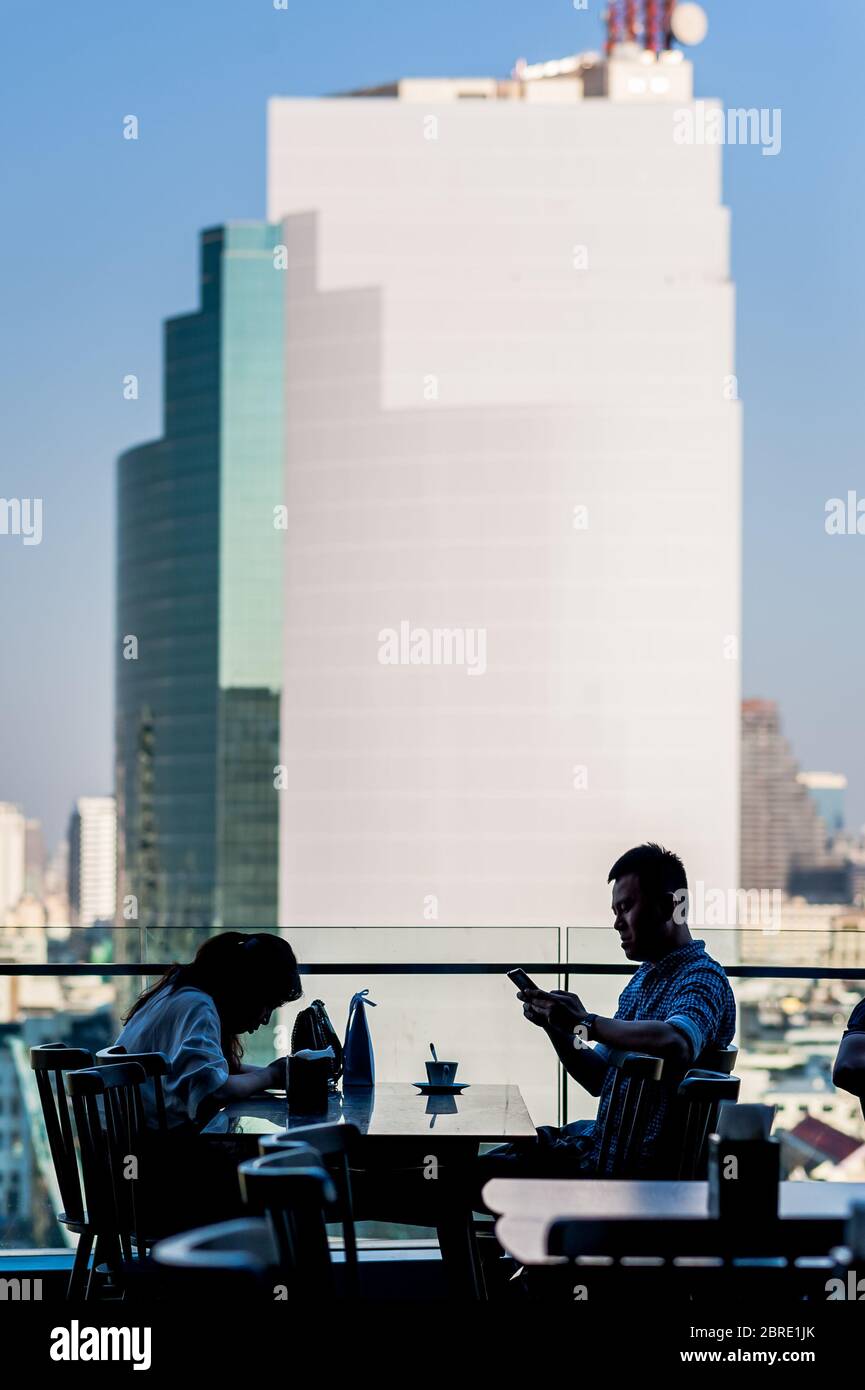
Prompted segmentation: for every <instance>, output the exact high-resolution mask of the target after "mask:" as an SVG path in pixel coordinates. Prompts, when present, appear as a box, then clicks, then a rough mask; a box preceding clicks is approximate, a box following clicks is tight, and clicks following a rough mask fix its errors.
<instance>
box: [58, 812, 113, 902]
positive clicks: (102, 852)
mask: <svg viewBox="0 0 865 1390" xmlns="http://www.w3.org/2000/svg"><path fill="white" fill-rule="evenodd" d="M116 878H117V813H116V807H115V802H114V797H113V796H81V797H79V798H78V800H77V801H76V803H75V809H74V811H73V812H72V816H71V818H70V821H69V906H70V911H71V915H72V925H73V926H77V927H92V926H93V924H94V922H113V921H114V907H115V895H116Z"/></svg>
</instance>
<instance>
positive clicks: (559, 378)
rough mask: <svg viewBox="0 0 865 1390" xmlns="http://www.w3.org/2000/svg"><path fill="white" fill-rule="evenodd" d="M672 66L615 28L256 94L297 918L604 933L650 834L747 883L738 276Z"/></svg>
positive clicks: (290, 912)
mask: <svg viewBox="0 0 865 1390" xmlns="http://www.w3.org/2000/svg"><path fill="white" fill-rule="evenodd" d="M691 87H692V68H691V64H690V63H688V62H687V61H685V60H684V58H683V56H682V55H681V54H679V53H668V54H664V55H661V56H660V57H657V58H656V57H655V56H654V55H648V54H647V55H640V54H638V53H637V52H635V51H632V50H626V49H620V50H619V51H618V52H617V54H616V55H615V56H614V58H613V59H612V60H611V62H610V63H607V62H606V61H604V60H601V59H598V58H595V59H594V60H591V61H588V62H584V61H582V60H567V61H565V62H564V63H562V64H559V65H552V66H548V67H546V68H545V69H544V70H540V69H524V70H523V71H522V72H521V73H520V74H519V76H517V77H515V78H514V79H512V80H509V81H507V82H497V81H495V80H492V79H489V80H487V79H483V80H477V81H473V82H463V81H447V80H443V81H441V82H429V81H418V82H411V81H407V82H401V83H398V84H395V85H394V86H393V87H392V88H387V89H382V90H381V92H380V93H376V94H374V95H373V94H366V95H359V96H350V97H343V98H333V99H326V100H308V99H303V100H294V99H277V100H274V101H272V103H271V105H270V112H269V163H268V216H269V218H270V219H271V220H274V221H275V220H279V219H284V225H283V237H284V242H285V246H286V264H287V268H286V271H285V280H286V295H287V302H286V354H285V371H286V412H285V419H286V474H285V504H286V509H287V534H286V549H285V557H286V578H285V585H286V605H285V612H286V626H285V665H284V690H283V717H282V754H281V763H282V764H283V765H284V768H285V772H284V782H285V787H284V789H283V790H282V792H281V832H280V833H281V851H280V853H281V863H280V875H281V886H280V920H281V922H282V924H283V925H285V926H287V927H291V928H295V929H296V928H297V927H298V926H299V925H302V924H306V925H310V926H325V925H329V926H335V925H338V924H345V925H378V924H403V925H412V924H414V925H418V926H421V925H423V924H425V923H426V924H427V925H429V924H431V923H432V922H436V923H438V925H440V926H447V925H472V926H480V925H501V926H506V925H514V926H516V925H540V924H572V925H587V926H598V925H607V924H608V922H609V889H608V887H607V885H606V875H607V871H608V869H609V867H610V865H611V863H612V862H613V860H614V859H615V858H616V857H617V855H618V854H619V853H621V852H622V851H624V850H625V849H627V848H629V847H630V846H631V845H633V844H636V843H638V842H640V841H643V840H647V839H652V840H659V841H661V842H663V843H665V844H667V845H668V846H669V847H671V848H673V849H675V850H676V851H677V852H678V853H680V854H681V855H682V857H683V859H684V861H685V864H686V867H687V868H688V870H689V873H690V875H691V877H692V878H693V879H702V880H704V881H705V882H706V883H707V884H712V885H718V886H719V887H721V886H733V885H735V884H736V881H737V879H736V875H737V840H738V778H739V754H738V732H739V663H738V634H739V600H740V580H739V571H740V510H741V508H740V482H741V479H740V474H741V438H740V435H741V420H740V405H739V402H738V392H737V389H736V381H735V370H736V369H735V360H734V290H733V285H732V283H731V281H730V250H729V235H730V226H729V216H728V213H727V210H726V209H725V208H724V207H723V205H722V202H721V150H720V148H719V147H718V146H717V145H710V144H705V143H704V144H697V143H694V144H687V143H679V140H678V139H677V136H676V131H677V129H678V130H679V131H681V128H682V121H681V119H680V118H679V116H680V113H681V111H682V110H683V109H686V108H687V109H693V108H694V102H693V97H692V90H691ZM468 98H471V99H468ZM711 105H714V104H711ZM294 935H296V932H294V933H293V936H294ZM396 958H397V959H399V958H400V957H399V955H397V957H396ZM527 958H529V957H527Z"/></svg>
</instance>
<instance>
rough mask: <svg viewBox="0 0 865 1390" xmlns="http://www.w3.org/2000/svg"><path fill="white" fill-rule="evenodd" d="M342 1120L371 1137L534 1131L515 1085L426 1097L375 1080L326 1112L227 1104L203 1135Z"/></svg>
mask: <svg viewBox="0 0 865 1390" xmlns="http://www.w3.org/2000/svg"><path fill="white" fill-rule="evenodd" d="M335 1121H336V1122H340V1121H341V1122H342V1123H345V1124H353V1125H356V1126H357V1128H358V1129H359V1130H360V1132H361V1134H366V1135H369V1136H370V1137H371V1138H400V1139H415V1138H422V1137H429V1136H430V1135H431V1134H432V1135H434V1136H435V1138H436V1139H438V1140H447V1139H459V1140H472V1141H476V1142H477V1143H479V1144H480V1143H495V1142H497V1141H502V1142H507V1141H508V1140H512V1139H527V1138H533V1137H534V1135H535V1132H536V1131H535V1127H534V1125H533V1124H532V1120H531V1116H530V1115H529V1112H528V1110H527V1109H526V1104H525V1101H524V1100H523V1098H522V1096H521V1095H520V1090H519V1087H518V1086H467V1087H466V1089H465V1090H464V1091H463V1092H462V1094H461V1095H459V1096H424V1095H421V1093H420V1092H419V1091H418V1090H417V1088H416V1087H414V1086H412V1085H411V1084H409V1083H407V1082H387V1081H385V1082H379V1084H378V1085H377V1086H375V1087H374V1088H373V1089H372V1090H371V1091H364V1090H352V1091H347V1092H345V1093H344V1094H343V1093H340V1094H338V1095H336V1096H332V1097H331V1098H330V1101H329V1103H328V1109H327V1113H326V1114H324V1113H323V1114H319V1115H302V1114H299V1113H297V1112H295V1111H293V1110H291V1109H290V1107H289V1105H288V1103H287V1101H286V1099H285V1097H284V1096H281V1097H280V1096H276V1095H273V1096H270V1095H268V1096H260V1097H255V1098H253V1099H252V1100H245V1101H237V1102H235V1103H233V1104H231V1105H227V1106H226V1107H225V1108H224V1109H223V1110H220V1111H219V1113H218V1114H217V1115H216V1116H214V1118H213V1119H212V1120H211V1121H210V1123H209V1124H208V1125H207V1126H206V1128H205V1129H204V1130H203V1131H202V1132H203V1133H204V1134H206V1135H207V1136H209V1137H216V1138H219V1137H220V1136H224V1137H225V1138H236V1137H237V1136H238V1135H260V1134H277V1133H281V1132H282V1131H284V1130H286V1129H292V1128H296V1127H299V1126H301V1125H310V1124H323V1123H325V1122H330V1123H333V1122H335Z"/></svg>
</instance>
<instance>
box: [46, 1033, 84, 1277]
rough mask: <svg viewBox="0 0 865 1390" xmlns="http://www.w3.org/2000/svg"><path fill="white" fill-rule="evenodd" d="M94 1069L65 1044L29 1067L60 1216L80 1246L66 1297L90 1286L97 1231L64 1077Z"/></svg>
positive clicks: (48, 1046)
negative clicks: (84, 1188)
mask: <svg viewBox="0 0 865 1390" xmlns="http://www.w3.org/2000/svg"><path fill="white" fill-rule="evenodd" d="M92 1065H93V1058H92V1056H91V1055H90V1053H89V1052H85V1051H84V1050H83V1049H82V1048H78V1047H67V1046H66V1044H65V1043H43V1044H42V1046H41V1047H32V1048H31V1049H30V1066H31V1067H32V1069H33V1071H34V1072H35V1073H36V1087H37V1090H38V1092H39V1100H40V1102H41V1105H42V1115H43V1117H44V1120H45V1130H46V1133H47V1135H48V1147H49V1149H50V1152H51V1162H52V1163H53V1165H54V1173H55V1176H56V1178H57V1186H58V1189H59V1191H60V1200H61V1202H62V1204H63V1209H62V1211H61V1212H60V1213H59V1215H58V1218H57V1219H58V1221H60V1222H61V1223H62V1224H63V1225H64V1226H65V1227H66V1229H67V1230H68V1231H71V1232H73V1233H74V1234H75V1235H77V1236H78V1245H77V1248H76V1251H75V1259H74V1261H73V1264H72V1272H71V1274H70V1276H69V1285H68V1287H67V1290H66V1297H67V1298H69V1299H77V1298H81V1297H82V1296H83V1294H84V1291H85V1289H86V1286H87V1270H88V1265H89V1261H90V1254H91V1251H92V1249H93V1242H94V1239H95V1235H96V1232H95V1229H94V1227H93V1225H92V1224H91V1221H90V1219H89V1214H88V1212H87V1210H86V1209H85V1206H84V1197H83V1195H82V1192H81V1178H80V1175H79V1172H78V1160H77V1157H76V1152H75V1132H74V1129H73V1125H72V1117H71V1114H70V1104H69V1095H68V1092H67V1090H66V1085H65V1081H64V1077H65V1076H66V1075H67V1073H69V1072H73V1071H77V1070H79V1069H80V1068H81V1067H90V1066H92Z"/></svg>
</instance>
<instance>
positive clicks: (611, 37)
mask: <svg viewBox="0 0 865 1390" xmlns="http://www.w3.org/2000/svg"><path fill="white" fill-rule="evenodd" d="M620 19H621V16H620V14H619V0H610V3H609V5H608V6H607V14H606V20H607V44H606V49H607V57H608V58H609V56H610V54H611V53H612V51H613V49H614V48H615V47H616V46H617V45H618V44H620V43H621V42H622V31H621V27H620Z"/></svg>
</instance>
